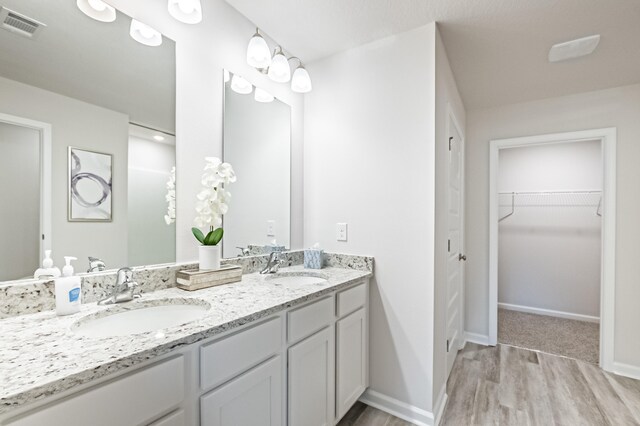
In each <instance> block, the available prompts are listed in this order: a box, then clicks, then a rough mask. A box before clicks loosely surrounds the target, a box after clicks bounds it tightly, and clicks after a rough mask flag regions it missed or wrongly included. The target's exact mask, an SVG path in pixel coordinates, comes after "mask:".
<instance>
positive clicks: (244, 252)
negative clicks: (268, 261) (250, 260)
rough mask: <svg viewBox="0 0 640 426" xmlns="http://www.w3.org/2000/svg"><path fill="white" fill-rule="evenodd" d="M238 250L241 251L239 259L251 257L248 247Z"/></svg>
mask: <svg viewBox="0 0 640 426" xmlns="http://www.w3.org/2000/svg"><path fill="white" fill-rule="evenodd" d="M236 248H237V249H238V250H240V254H239V255H238V257H245V256H249V253H251V252H250V251H249V249H248V248H247V247H236Z"/></svg>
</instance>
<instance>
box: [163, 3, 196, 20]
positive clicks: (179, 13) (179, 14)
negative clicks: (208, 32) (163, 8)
mask: <svg viewBox="0 0 640 426" xmlns="http://www.w3.org/2000/svg"><path fill="white" fill-rule="evenodd" d="M167 7H168V9H169V14H170V15H171V16H173V17H174V18H175V19H177V20H178V21H180V22H183V23H185V24H197V23H199V22H201V21H202V4H201V3H200V0H169V3H168V6H167Z"/></svg>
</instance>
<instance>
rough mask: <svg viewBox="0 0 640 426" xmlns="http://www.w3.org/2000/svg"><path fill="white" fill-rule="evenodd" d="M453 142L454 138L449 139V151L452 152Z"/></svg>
mask: <svg viewBox="0 0 640 426" xmlns="http://www.w3.org/2000/svg"><path fill="white" fill-rule="evenodd" d="M452 141H453V136H451V137H450V138H449V151H451V142H452Z"/></svg>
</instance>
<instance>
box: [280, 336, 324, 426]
mask: <svg viewBox="0 0 640 426" xmlns="http://www.w3.org/2000/svg"><path fill="white" fill-rule="evenodd" d="M334 357H335V356H334V337H333V327H327V328H325V329H324V330H321V331H319V332H318V333H316V334H314V335H313V336H311V337H308V338H307V339H305V340H303V341H302V342H300V343H298V344H297V345H294V346H292V347H291V348H289V425H291V426H328V425H332V424H333V420H334V417H335V409H334V393H335V388H334V386H335V378H334V374H335V369H334V366H335V360H334Z"/></svg>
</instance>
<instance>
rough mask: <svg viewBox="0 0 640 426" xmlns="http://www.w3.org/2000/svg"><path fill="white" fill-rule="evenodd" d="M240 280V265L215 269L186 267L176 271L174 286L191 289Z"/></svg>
mask: <svg viewBox="0 0 640 426" xmlns="http://www.w3.org/2000/svg"><path fill="white" fill-rule="evenodd" d="M241 280H242V266H238V265H226V266H223V267H221V268H220V269H216V270H215V271H200V270H199V269H186V270H184V271H178V273H177V274H176V287H178V288H181V289H183V290H189V291H193V290H200V289H203V288H207V287H214V286H217V285H223V284H229V283H234V282H238V281H241Z"/></svg>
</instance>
